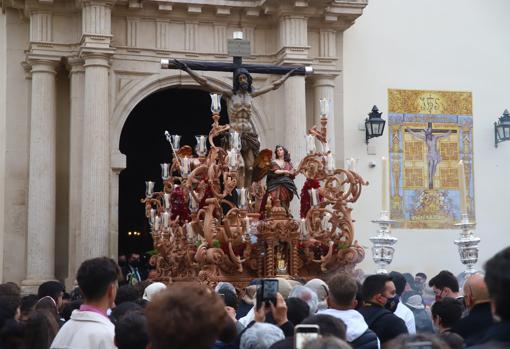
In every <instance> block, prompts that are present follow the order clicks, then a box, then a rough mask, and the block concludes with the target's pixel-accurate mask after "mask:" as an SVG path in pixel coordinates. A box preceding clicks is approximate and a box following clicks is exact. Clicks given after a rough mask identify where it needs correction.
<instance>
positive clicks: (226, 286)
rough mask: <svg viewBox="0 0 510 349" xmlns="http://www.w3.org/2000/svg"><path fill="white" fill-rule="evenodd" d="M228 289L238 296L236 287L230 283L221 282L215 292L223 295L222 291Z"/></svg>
mask: <svg viewBox="0 0 510 349" xmlns="http://www.w3.org/2000/svg"><path fill="white" fill-rule="evenodd" d="M224 288H226V289H227V290H230V291H232V292H234V294H237V291H236V288H235V287H234V285H232V284H231V283H230V282H225V281H220V282H218V284H217V285H216V287H215V288H214V292H216V293H221V292H220V290H221V289H224Z"/></svg>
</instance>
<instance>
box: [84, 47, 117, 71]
mask: <svg viewBox="0 0 510 349" xmlns="http://www.w3.org/2000/svg"><path fill="white" fill-rule="evenodd" d="M113 51H114V50H113V49H111V50H101V51H98V50H86V49H85V50H82V51H81V52H80V58H82V59H83V61H84V64H83V66H84V67H85V68H86V67H91V66H99V67H105V68H110V58H111V56H112V54H113Z"/></svg>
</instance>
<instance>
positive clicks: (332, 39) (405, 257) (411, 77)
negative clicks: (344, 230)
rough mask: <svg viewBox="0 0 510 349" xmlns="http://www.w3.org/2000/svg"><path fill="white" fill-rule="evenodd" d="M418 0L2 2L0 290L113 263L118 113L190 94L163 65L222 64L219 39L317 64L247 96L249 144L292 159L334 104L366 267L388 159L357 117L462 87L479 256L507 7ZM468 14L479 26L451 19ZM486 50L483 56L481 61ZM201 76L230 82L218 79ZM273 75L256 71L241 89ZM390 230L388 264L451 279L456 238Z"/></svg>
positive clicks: (505, 236) (495, 197) (509, 100)
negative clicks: (255, 139) (255, 138)
mask: <svg viewBox="0 0 510 349" xmlns="http://www.w3.org/2000/svg"><path fill="white" fill-rule="evenodd" d="M427 3H428V4H429V5H427V6H425V5H420V6H421V8H418V7H415V8H413V7H412V6H411V5H409V4H408V3H407V2H406V1H404V0H392V1H389V2H388V3H387V2H386V1H382V0H373V1H370V3H369V2H368V1H367V0H327V1H315V0H239V1H233V0H232V1H228V0H189V1H187V0H76V1H68V0H0V4H1V6H2V14H1V15H0V253H1V256H2V257H1V258H0V280H1V281H16V282H21V283H22V285H24V286H25V287H27V288H31V287H33V286H35V285H37V284H39V283H40V282H41V281H44V280H48V279H54V278H58V279H60V280H67V281H68V282H72V279H73V276H74V272H75V270H76V268H77V266H78V265H79V264H80V262H81V261H83V260H85V259H87V258H90V257H96V256H101V255H105V256H111V257H113V258H116V256H117V253H118V241H119V236H118V234H119V222H118V207H119V175H120V173H121V172H122V171H123V170H124V169H125V168H126V157H125V155H124V154H123V153H122V152H121V151H120V148H119V144H120V141H121V134H122V130H123V127H124V125H125V123H126V120H127V119H128V116H129V115H130V113H131V112H132V111H133V109H134V108H135V107H136V106H137V105H138V104H139V103H140V102H141V101H143V100H144V99H145V98H147V97H148V96H150V95H152V94H154V93H155V92H158V91H161V90H164V89H168V88H179V87H181V88H199V86H198V84H196V83H195V81H194V80H192V79H191V78H190V77H189V76H188V75H187V74H186V73H183V72H181V71H178V70H173V69H169V70H164V69H161V65H160V61H161V59H163V58H178V59H183V60H207V61H224V62H230V61H231V60H232V57H231V56H229V55H228V52H227V40H228V39H230V38H231V37H232V34H233V33H234V32H236V31H242V32H243V33H244V37H245V38H246V39H248V40H249V41H250V43H251V55H250V56H249V57H246V58H244V61H245V62H246V63H266V64H291V65H292V64H293V65H300V66H303V65H306V66H312V67H313V69H314V74H313V75H311V76H306V77H305V76H293V77H291V78H289V79H288V80H287V81H286V82H285V84H284V85H282V87H281V88H280V89H278V90H276V91H273V92H270V93H268V94H266V95H264V96H262V97H259V98H257V99H256V100H255V102H254V115H253V123H254V125H255V128H256V130H257V133H258V135H259V136H260V140H261V144H262V147H268V148H272V147H274V145H275V144H280V143H283V144H285V145H286V146H287V147H288V148H289V150H290V152H291V154H293V157H294V158H296V159H299V158H301V157H303V155H304V154H305V144H304V143H305V142H304V135H305V132H306V130H307V129H308V128H310V127H311V126H312V125H314V124H317V123H318V121H319V103H318V102H319V98H321V97H326V98H329V99H331V100H332V102H333V103H332V108H333V111H332V115H333V117H332V118H330V120H329V124H328V127H329V132H330V134H331V135H332V136H331V146H332V149H334V153H335V154H336V162H337V166H343V163H344V161H343V160H344V159H346V158H355V159H357V160H358V161H357V163H358V165H357V170H358V171H359V173H360V174H361V175H362V176H363V177H364V178H365V179H367V180H368V181H369V182H370V185H369V186H368V187H367V188H365V189H364V193H363V195H362V197H361V198H360V200H359V202H358V203H357V204H356V205H355V206H354V210H353V217H354V218H355V219H356V223H355V227H356V232H355V234H356V239H358V240H359V242H360V244H361V245H362V246H364V247H366V258H365V261H364V262H363V263H362V264H361V267H362V268H363V269H365V271H366V272H371V271H372V269H375V266H374V264H373V262H372V261H371V253H370V242H369V240H368V238H369V236H371V235H373V234H375V231H376V229H377V226H376V225H375V224H373V223H371V220H372V219H377V217H378V214H379V210H380V208H379V207H376V206H377V205H376V204H375V202H377V203H378V202H379V201H378V200H375V199H374V198H378V197H379V196H380V178H379V177H380V171H379V167H377V166H376V167H377V170H373V169H372V168H371V167H369V163H371V162H373V163H376V164H378V163H379V159H380V157H381V156H385V154H387V152H388V139H387V135H386V134H385V135H384V137H380V138H377V139H374V140H371V141H370V143H369V147H368V148H367V145H366V144H365V138H364V131H360V123H362V122H364V117H365V116H366V114H367V113H368V112H369V111H370V108H371V107H372V105H373V104H377V105H378V106H379V109H380V110H381V111H383V118H386V115H387V104H386V103H387V89H388V88H407V89H431V90H432V89H433V90H441V89H442V90H468V91H472V92H473V105H474V111H473V119H474V127H473V128H474V135H475V140H474V144H475V148H474V154H475V155H474V156H475V173H476V175H475V176H476V177H475V179H476V183H475V190H476V200H477V213H476V215H477V223H478V226H477V235H478V236H480V237H481V239H482V243H481V246H480V247H481V253H480V261H481V262H483V261H484V260H486V259H487V258H488V257H490V256H491V255H492V254H494V253H495V252H496V251H498V250H499V249H501V248H502V247H504V246H506V245H509V244H510V235H509V234H510V233H509V228H508V225H507V224H505V221H506V215H507V212H506V211H507V210H506V209H505V202H507V201H508V200H507V198H508V197H510V186H508V185H507V184H506V185H505V183H507V178H508V175H510V163H509V162H508V159H510V156H509V155H510V148H509V146H510V144H502V145H501V146H500V147H499V148H498V149H495V148H494V146H493V142H492V143H491V137H492V135H493V126H492V123H493V122H494V121H496V119H497V117H498V116H500V114H501V112H502V111H503V110H504V109H505V108H509V107H510V92H509V91H510V89H508V86H507V84H506V83H504V81H510V64H508V59H507V58H508V56H509V54H510V42H508V39H506V43H505V42H504V39H503V36H504V35H505V33H507V32H508V30H509V29H510V28H509V24H502V22H504V20H503V19H504V17H501V16H502V13H504V11H503V9H502V8H505V9H507V10H508V9H509V6H508V4H507V3H506V2H505V1H504V0H499V1H495V3H497V4H498V6H499V10H497V9H496V8H498V6H492V8H491V9H487V8H484V6H483V5H481V4H480V3H481V2H480V1H475V0H471V1H468V2H461V1H447V2H445V1H439V0H435V1H433V5H430V2H427ZM461 3H462V4H463V5H461ZM417 6H418V5H417ZM429 6H430V7H429ZM432 7H434V8H432ZM457 7H460V8H461V10H459V12H460V14H456V15H455V18H452V16H453V15H451V16H450V15H449V13H450V12H449V11H450V10H455V9H456V8H457ZM482 8H484V9H485V10H486V12H485V13H483V11H482ZM438 9H439V10H440V11H444V13H443V12H441V14H439V15H437V16H436V17H435V18H436V22H435V23H436V24H437V25H436V26H431V27H430V28H425V27H420V25H421V24H423V25H424V26H426V25H428V24H427V23H430V22H429V21H425V20H423V23H422V22H421V21H422V16H426V17H428V18H429V19H430V18H434V17H433V16H434V14H435V10H438ZM364 12H365V13H364ZM480 17H481V19H480V21H482V22H483V25H478V26H476V27H477V28H472V27H468V26H465V25H464V24H466V23H468V22H469V21H471V20H473V21H474V20H475V19H476V18H480ZM498 18H499V19H501V22H499V20H497V19H498ZM399 19H400V20H401V21H400V23H399V22H398V21H399ZM431 21H432V20H431ZM458 21H461V22H462V23H463V25H462V29H459V24H458ZM473 23H474V22H473ZM505 30H506V32H505ZM420 33H427V34H426V35H425V34H423V35H422V36H420V35H421V34H420ZM437 38H440V39H437ZM473 41H476V42H477V43H478V44H476V45H475V44H473ZM432 42H434V44H432ZM480 46H486V49H484V50H479V47H480ZM439 48H441V49H442V51H440V50H439ZM427 50H433V51H434V52H433V54H432V55H430V54H429V53H428V52H427ZM436 50H437V51H436ZM459 50H461V51H460V52H459ZM462 50H465V51H464V52H466V54H462V53H461V52H462ZM487 50H493V51H492V52H495V53H497V55H496V58H493V59H488V56H487ZM457 54H458V55H457ZM438 57H441V59H438ZM505 57H506V60H505ZM482 69H483V70H484V71H485V74H484V73H482ZM505 69H506V70H505ZM203 74H204V75H207V76H208V77H209V78H211V79H213V80H214V81H215V82H216V83H217V84H220V85H222V86H227V85H230V84H231V80H232V74H231V73H228V72H227V73H220V72H204V73H203ZM276 78H277V77H275V76H268V75H254V85H255V86H262V85H265V84H267V83H268V82H270V81H272V80H275V79H276ZM505 103H506V104H505ZM169 108H171V106H169ZM176 117H178V116H176ZM155 136H158V135H155ZM496 183H500V185H501V186H499V187H495V186H496ZM298 187H299V185H298ZM394 234H395V236H396V237H397V238H399V242H398V245H397V252H396V253H395V259H394V263H393V265H392V267H394V268H395V269H396V270H399V271H404V272H405V271H410V272H417V271H426V272H427V273H435V272H437V271H439V270H440V269H451V270H453V271H455V272H456V273H458V272H460V271H462V268H463V267H462V265H461V264H460V262H459V258H458V253H457V250H456V247H455V245H454V244H453V240H454V239H455V238H456V237H457V236H458V231H455V230H440V231H426V230H396V231H395V232H394ZM480 265H481V263H479V266H480ZM390 269H391V267H390Z"/></svg>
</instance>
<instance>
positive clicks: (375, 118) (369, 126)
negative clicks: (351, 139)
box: [365, 105, 386, 144]
mask: <svg viewBox="0 0 510 349" xmlns="http://www.w3.org/2000/svg"><path fill="white" fill-rule="evenodd" d="M381 115H382V112H379V109H378V108H377V106H376V105H374V106H373V107H372V111H371V112H370V113H368V118H366V119H365V141H366V143H367V144H368V140H369V139H370V138H374V137H380V136H382V135H383V133H384V125H385V124H386V120H384V119H383V118H381Z"/></svg>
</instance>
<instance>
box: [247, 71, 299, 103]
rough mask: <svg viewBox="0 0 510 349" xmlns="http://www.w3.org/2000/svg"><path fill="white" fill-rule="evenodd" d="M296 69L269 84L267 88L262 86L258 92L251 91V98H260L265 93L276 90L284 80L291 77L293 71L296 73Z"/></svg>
mask: <svg viewBox="0 0 510 349" xmlns="http://www.w3.org/2000/svg"><path fill="white" fill-rule="evenodd" d="M297 69H298V68H294V69H292V70H291V71H290V72H288V73H287V74H285V75H284V76H282V77H281V78H279V79H278V80H275V81H273V82H272V83H271V84H269V85H267V86H264V87H262V88H260V89H258V90H255V91H253V93H252V94H251V96H252V97H257V96H260V95H262V94H264V93H266V92H269V91H271V90H276V89H277V88H278V87H280V86H281V85H282V84H283V83H284V82H285V80H287V79H288V78H289V77H290V76H291V75H292V73H294V71H296V70H297Z"/></svg>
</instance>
